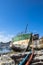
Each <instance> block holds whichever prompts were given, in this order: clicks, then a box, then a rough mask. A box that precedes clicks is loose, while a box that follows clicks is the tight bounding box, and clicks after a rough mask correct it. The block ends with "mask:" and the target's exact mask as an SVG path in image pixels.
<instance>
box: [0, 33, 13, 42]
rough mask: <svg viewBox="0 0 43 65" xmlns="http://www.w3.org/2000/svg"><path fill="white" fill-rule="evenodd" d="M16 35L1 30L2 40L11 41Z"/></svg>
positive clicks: (0, 39)
mask: <svg viewBox="0 0 43 65" xmlns="http://www.w3.org/2000/svg"><path fill="white" fill-rule="evenodd" d="M13 36H14V35H10V34H5V33H3V32H0V42H9V41H11V40H12V37H13Z"/></svg>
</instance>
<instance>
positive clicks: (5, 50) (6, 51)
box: [0, 48, 11, 54]
mask: <svg viewBox="0 0 43 65" xmlns="http://www.w3.org/2000/svg"><path fill="white" fill-rule="evenodd" d="M8 52H11V49H10V48H0V54H3V53H8Z"/></svg>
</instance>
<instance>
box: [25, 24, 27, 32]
mask: <svg viewBox="0 0 43 65" xmlns="http://www.w3.org/2000/svg"><path fill="white" fill-rule="evenodd" d="M27 27H28V24H27V25H26V28H25V33H26V32H27Z"/></svg>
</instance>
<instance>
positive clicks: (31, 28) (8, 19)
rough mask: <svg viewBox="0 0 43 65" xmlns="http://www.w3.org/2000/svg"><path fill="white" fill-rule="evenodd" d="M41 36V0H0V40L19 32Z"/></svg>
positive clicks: (42, 34) (42, 6)
mask: <svg viewBox="0 0 43 65" xmlns="http://www.w3.org/2000/svg"><path fill="white" fill-rule="evenodd" d="M27 24H28V28H27V32H29V33H30V32H32V33H39V35H40V36H43V0H0V41H4V42H5V41H9V40H11V38H12V37H13V36H15V35H16V34H18V33H20V32H25V28H26V25H27Z"/></svg>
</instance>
